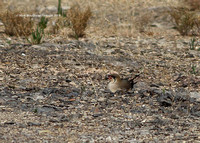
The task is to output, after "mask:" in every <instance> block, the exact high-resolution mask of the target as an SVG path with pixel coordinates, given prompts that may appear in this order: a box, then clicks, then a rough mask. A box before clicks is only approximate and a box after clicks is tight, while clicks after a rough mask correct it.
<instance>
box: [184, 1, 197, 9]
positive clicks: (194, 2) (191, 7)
mask: <svg viewBox="0 0 200 143" xmlns="http://www.w3.org/2000/svg"><path fill="white" fill-rule="evenodd" d="M185 2H186V4H188V5H189V6H190V9H191V10H200V0H185Z"/></svg>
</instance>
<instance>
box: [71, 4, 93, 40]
mask: <svg viewBox="0 0 200 143" xmlns="http://www.w3.org/2000/svg"><path fill="white" fill-rule="evenodd" d="M91 16H92V12H91V9H90V7H88V8H87V9H85V10H82V9H81V8H80V5H78V4H76V5H74V6H72V7H71V8H70V10H69V11H68V12H67V17H68V19H69V21H70V26H71V28H72V30H73V35H72V36H73V37H75V38H76V39H78V38H80V37H83V36H85V30H86V28H87V25H88V20H89V19H90V17H91Z"/></svg>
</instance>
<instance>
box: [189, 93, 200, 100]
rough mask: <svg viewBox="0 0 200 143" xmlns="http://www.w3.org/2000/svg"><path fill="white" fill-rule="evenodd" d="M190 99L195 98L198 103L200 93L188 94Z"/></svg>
mask: <svg viewBox="0 0 200 143" xmlns="http://www.w3.org/2000/svg"><path fill="white" fill-rule="evenodd" d="M190 97H192V98H196V100H197V101H200V93H199V92H190Z"/></svg>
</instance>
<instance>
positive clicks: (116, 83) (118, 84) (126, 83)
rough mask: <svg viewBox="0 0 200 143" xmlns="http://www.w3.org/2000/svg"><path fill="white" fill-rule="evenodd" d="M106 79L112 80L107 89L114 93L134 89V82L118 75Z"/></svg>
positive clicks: (108, 76)
mask: <svg viewBox="0 0 200 143" xmlns="http://www.w3.org/2000/svg"><path fill="white" fill-rule="evenodd" d="M106 79H109V80H110V83H109V84H108V86H107V87H108V89H109V90H110V91H111V92H112V93H115V92H117V91H128V90H130V89H132V88H133V85H134V82H133V80H128V79H122V78H120V76H119V74H116V73H113V74H109V75H107V77H106Z"/></svg>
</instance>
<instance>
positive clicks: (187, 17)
mask: <svg viewBox="0 0 200 143" xmlns="http://www.w3.org/2000/svg"><path fill="white" fill-rule="evenodd" d="M169 14H170V15H171V17H172V18H173V20H174V22H175V26H176V28H177V30H178V31H179V33H180V34H181V35H183V36H184V35H189V34H190V33H192V34H193V35H195V34H194V33H195V31H194V29H195V27H197V21H196V19H197V17H196V14H195V13H194V12H191V11H189V10H188V9H184V8H174V9H172V10H171V11H170V12H169Z"/></svg>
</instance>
